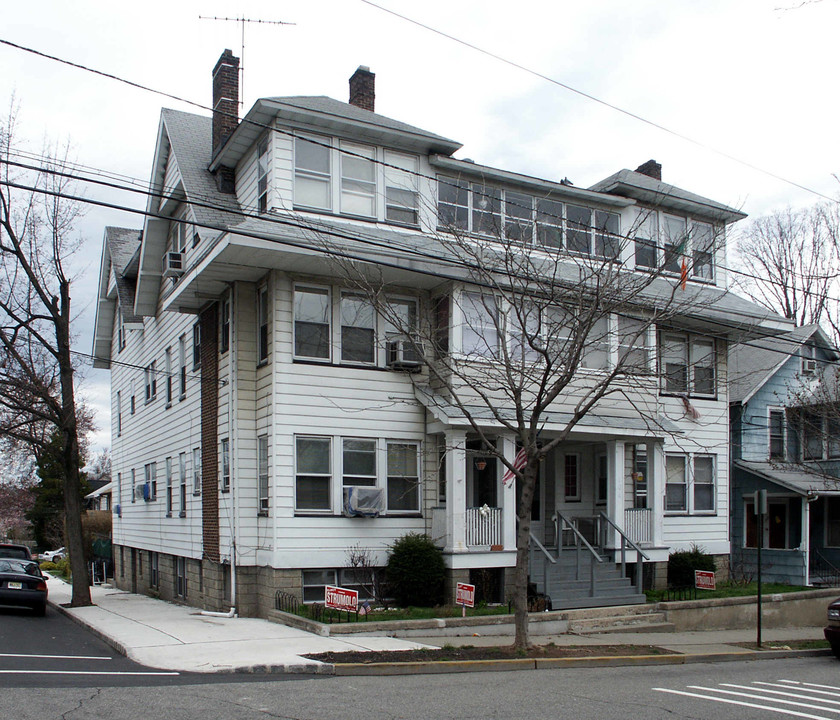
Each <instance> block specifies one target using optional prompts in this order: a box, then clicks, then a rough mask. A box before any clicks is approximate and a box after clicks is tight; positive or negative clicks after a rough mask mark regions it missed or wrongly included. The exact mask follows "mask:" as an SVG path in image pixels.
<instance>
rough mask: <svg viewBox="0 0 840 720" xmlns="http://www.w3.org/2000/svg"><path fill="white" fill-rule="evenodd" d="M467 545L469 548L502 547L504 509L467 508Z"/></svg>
mask: <svg viewBox="0 0 840 720" xmlns="http://www.w3.org/2000/svg"><path fill="white" fill-rule="evenodd" d="M466 543H467V546H475V545H501V544H502V508H496V507H492V508H491V507H487V506H484V507H470V508H467V514H466Z"/></svg>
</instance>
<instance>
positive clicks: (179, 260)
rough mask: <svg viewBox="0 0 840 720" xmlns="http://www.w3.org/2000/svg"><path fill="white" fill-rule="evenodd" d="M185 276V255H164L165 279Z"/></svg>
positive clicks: (173, 253) (169, 253) (170, 253)
mask: <svg viewBox="0 0 840 720" xmlns="http://www.w3.org/2000/svg"><path fill="white" fill-rule="evenodd" d="M183 274H184V253H179V252H168V253H164V254H163V277H181V275H183Z"/></svg>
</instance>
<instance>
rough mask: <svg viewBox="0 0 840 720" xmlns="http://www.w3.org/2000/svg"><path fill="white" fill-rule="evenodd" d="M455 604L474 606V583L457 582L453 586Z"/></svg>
mask: <svg viewBox="0 0 840 720" xmlns="http://www.w3.org/2000/svg"><path fill="white" fill-rule="evenodd" d="M455 604H456V605H463V606H464V607H475V585H467V583H458V584H457V585H456V586H455Z"/></svg>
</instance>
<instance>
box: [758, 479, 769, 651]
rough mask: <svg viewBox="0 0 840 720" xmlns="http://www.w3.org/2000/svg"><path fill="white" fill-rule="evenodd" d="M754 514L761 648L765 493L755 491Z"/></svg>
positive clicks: (759, 645) (759, 642)
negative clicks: (762, 548) (755, 517)
mask: <svg viewBox="0 0 840 720" xmlns="http://www.w3.org/2000/svg"><path fill="white" fill-rule="evenodd" d="M755 512H756V515H757V516H758V518H757V521H756V525H757V532H756V535H757V538H756V550H757V552H756V564H757V565H758V572H757V573H756V574H757V575H758V595H757V597H756V612H755V620H756V625H755V627H756V640H755V644H756V646H757V647H761V546H762V545H764V517H765V516H766V515H767V491H766V490H756V491H755Z"/></svg>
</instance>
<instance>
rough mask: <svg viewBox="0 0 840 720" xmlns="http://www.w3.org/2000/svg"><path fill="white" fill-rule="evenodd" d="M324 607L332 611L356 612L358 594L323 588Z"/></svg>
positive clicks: (333, 588) (328, 587)
mask: <svg viewBox="0 0 840 720" xmlns="http://www.w3.org/2000/svg"><path fill="white" fill-rule="evenodd" d="M324 605H325V606H326V607H328V608H332V609H333V610H347V611H348V612H356V611H357V610H358V609H359V592H358V591H357V590H347V589H346V588H340V587H333V586H332V585H327V587H326V588H324Z"/></svg>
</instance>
